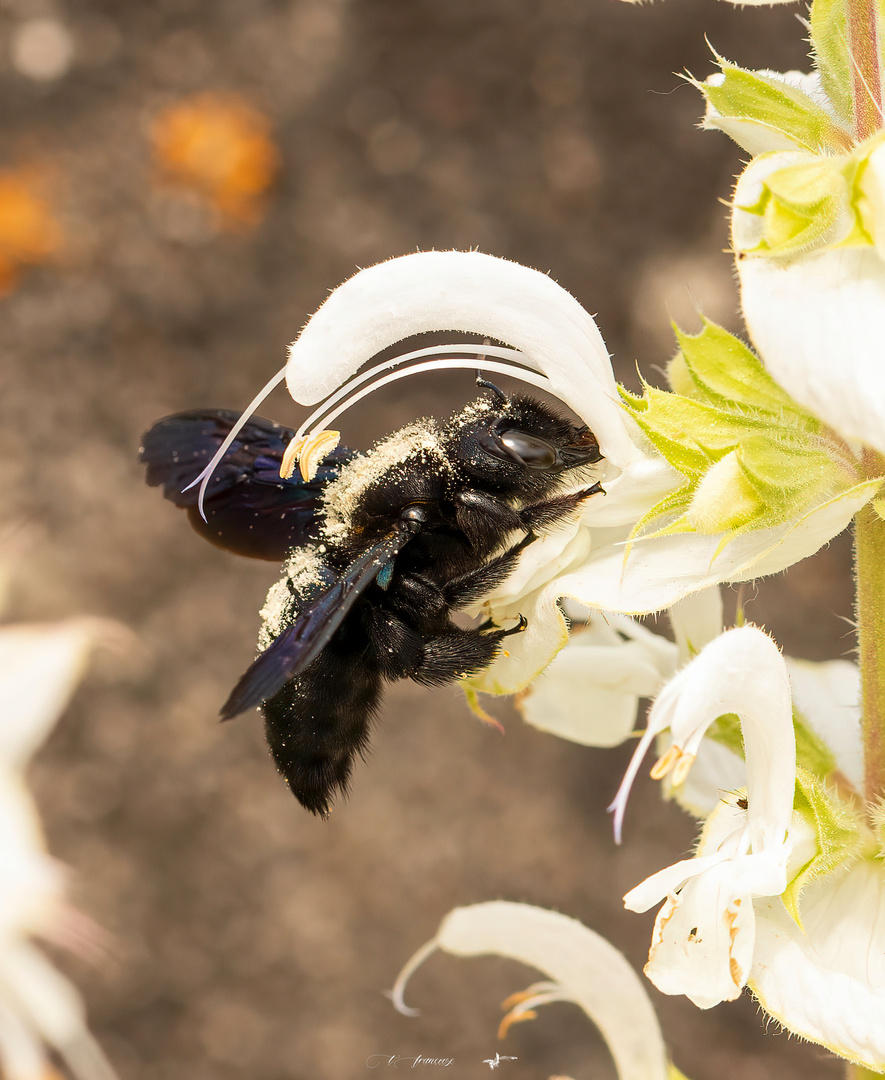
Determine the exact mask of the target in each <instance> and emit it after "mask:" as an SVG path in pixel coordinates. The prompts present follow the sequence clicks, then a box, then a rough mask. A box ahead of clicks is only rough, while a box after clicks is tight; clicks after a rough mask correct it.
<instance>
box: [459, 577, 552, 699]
mask: <svg viewBox="0 0 885 1080" xmlns="http://www.w3.org/2000/svg"><path fill="white" fill-rule="evenodd" d="M545 595H546V590H539V591H537V592H534V593H530V594H529V595H528V596H524V597H522V598H521V599H519V600H518V601H517V602H516V603H514V604H510V605H503V606H499V605H498V604H495V607H494V619H495V622H496V623H497V624H498V625H499V626H507V625H508V624H509V623H510V622H511V621H512V620H513V621H515V620H516V619H518V617H519V616H520V615H523V616H524V617H525V618H526V620H527V622H528V625H527V627H526V629H525V630H524V631H523V632H522V633H521V634H514V635H513V637H510V638H506V639H505V640H504V644H503V647H502V649H501V652H500V653H499V654H498V657H497V659H496V660H495V661H494V663H493V664H491V665H490V666H489V667H487V668H485V669H484V670H483V671H481V672H480V673H479V674H478V675H475V676H473V677H472V678H470V679H468V680H467V682H468V684H469V685H470V686H471V687H473V689H475V690H478V691H479V692H480V693H483V694H515V693H518V692H519V691H520V690H523V689H525V687H526V686H528V685H529V683H531V682H532V681H533V680H534V679H536V678H537V677H538V676H539V675H540V674H541V672H542V671H543V670H544V669H545V668H546V667H547V665H548V664H549V663H550V661H551V660H552V659H553V657H554V656H556V654H557V653H558V652H559V650H560V649H561V648H563V646H565V645H566V644H567V642H568V621H567V620H566V618H565V616H564V615H563V614H562V611H561V610H560V608H559V606H558V605H557V604H550V603H548V602H547V601H546V599H545Z"/></svg>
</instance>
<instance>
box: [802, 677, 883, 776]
mask: <svg viewBox="0 0 885 1080" xmlns="http://www.w3.org/2000/svg"><path fill="white" fill-rule="evenodd" d="M787 668H788V670H789V673H790V684H791V685H792V688H793V702H794V704H795V705H796V708H797V709H798V710H799V712H800V713H802V716H803V717H804V718H805V720H807V721H808V723H809V725H810V727H811V728H812V730H813V731H814V732H815V733H816V734H817V735H819V736H820V737H821V739H823V741H824V742H825V743H826V744H827V746H828V747H829V749H830V750H831V751H832V752H833V754H834V756H835V758H836V765H837V766H838V768H839V771H840V772H841V773H842V775H843V776H844V777H845V778H846V779H847V780H848V781H849V782H850V783H851V784H852V785H853V786H854V788H855V790H856V791H858V792H861V791H863V782H864V771H863V744H862V741H861V730H860V672H859V671H858V669H857V665H856V664H853V663H852V662H851V661H850V660H827V661H825V662H824V663H813V662H812V661H810V660H794V659H792V658H790V657H787Z"/></svg>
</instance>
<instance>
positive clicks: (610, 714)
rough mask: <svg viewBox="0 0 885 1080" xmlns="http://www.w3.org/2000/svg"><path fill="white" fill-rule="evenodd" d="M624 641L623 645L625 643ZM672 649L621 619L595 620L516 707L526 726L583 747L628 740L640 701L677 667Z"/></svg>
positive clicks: (571, 638)
mask: <svg viewBox="0 0 885 1080" xmlns="http://www.w3.org/2000/svg"><path fill="white" fill-rule="evenodd" d="M625 637H626V640H625ZM676 654H677V649H676V646H675V645H674V644H673V643H672V642H670V641H667V640H666V639H665V638H663V637H660V636H659V635H657V634H652V633H650V632H649V631H647V630H645V628H644V627H642V626H640V625H639V624H637V623H634V622H633V621H632V620H630V619H625V618H624V617H623V616H620V617H619V616H615V615H612V616H609V617H605V616H595V617H594V618H593V620H592V622H591V623H590V625H589V626H588V627H587V628H586V629H583V630H579V631H577V632H573V633H572V635H571V637H570V639H569V643H568V645H567V646H566V647H565V648H564V649H562V651H561V652H560V653H559V654H558V655H557V656H556V657H555V659H554V660H553V662H552V663H551V664H550V666H549V667H548V668H547V670H546V671H545V672H544V674H543V675H541V677H540V678H539V679H537V680H536V681H535V682H534V683H533V684H532V685H531V687H530V688H529V689H528V690H527V692H526V694H525V696H524V697H523V699H522V700H521V701H520V703H519V708H520V711H521V712H522V715H523V717H524V719H525V720H526V722H527V723H529V724H531V725H532V727H536V728H538V729H539V730H541V731H547V732H550V733H551V734H553V735H558V736H559V737H560V738H562V739H569V740H571V741H572V742H576V743H580V744H581V745H583V746H617V745H618V744H619V743H622V742H623V741H624V739H626V738H627V737H628V735H629V734H630V732H631V731H632V730H633V724H634V722H635V720H636V710H637V707H638V705H639V700H640V698H643V697H652V696H654V694H656V693H657V691H658V690H659V689H660V687H661V686H662V685H663V683H664V681H665V680H666V679H667V678H668V677H669V675H671V674H672V672H673V671H674V670H675V666H676Z"/></svg>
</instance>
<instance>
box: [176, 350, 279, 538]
mask: <svg viewBox="0 0 885 1080" xmlns="http://www.w3.org/2000/svg"><path fill="white" fill-rule="evenodd" d="M285 377H286V369H285V368H280V370H279V371H278V372H277V373H276V375H274V377H273V378H272V379H271V380H270V381H269V382H267V383H265V384H264V386H263V387H262V388H261V389H260V390H259V391H258V393H257V394H256V395H255V397H254V398H252V400H251V401H250V402H249V404H248V405H247V406H246V409H245V411H244V413H243V415H242V416H241V417H240V419H239V420H237V422H236V423H235V424H234V426H233V427H232V428H231V429H230V433H229V434H228V436H227V438H226V439H225V440H224V442H223V443H222V444H221V446H219V447H218V449H217V450H216V451H215V454H214V455H213V457H212V460H211V461H210V462H209V464H208V465H207V466H206V468H205V469H203V471H202V472H201V473H200V474H199V476H196V477H194V479H193V480H191V482H190V483H189V484H188V485H187V487H186V488H183V489H182V490H183V491H190V489H191V488H192V487H196V485H197V484H199V485H200V494H199V497H198V499H197V506H198V507H199V508H200V517H201V518H202V519H203V521H205V520H206V513H205V511H204V510H203V500H204V498H205V496H206V488H207V487H208V486H209V481H210V480H211V479H212V473H214V472H215V467H216V466H217V465H218V462H219V461H221V459H222V458H223V457H224V455H225V454H226V453H227V451H228V449H229V447H230V445H231V443H232V442H233V441H234V439H235V438H236V437H237V435H239V434H240V432H241V431H242V429H243V428H244V427H245V426H246V424H247V423H248V422H249V418H250V417H251V415H252V413H254V412H255V410H256V409H257V408H258V406H259V405H260V404H261V403H262V401H264V399H265V398H266V397H269V396H270V394H271V392H272V391H273V390H275V389H276V388H277V387H278V386H279V385H280V383H281V382H282V381H283V379H285Z"/></svg>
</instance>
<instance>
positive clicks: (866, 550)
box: [854, 451, 885, 802]
mask: <svg viewBox="0 0 885 1080" xmlns="http://www.w3.org/2000/svg"><path fill="white" fill-rule="evenodd" d="M864 466H865V471H866V473H867V475H868V476H869V477H870V478H872V477H875V476H882V475H883V473H885V460H883V458H882V456H881V455H879V454H877V453H874V452H872V451H866V452H865V455H864ZM854 565H855V574H856V579H857V607H856V615H857V637H858V659H859V661H860V671H861V707H862V716H863V719H862V731H863V746H864V788H865V793H866V798H867V801H868V802H872V801H873V800H875V799H877V798H879V797H880V796H881V795H883V794H885V521H883V520H882V519H881V518H880V517H879V515H878V514H877V513H876V511H875V510H874V509H873V508H872V506H870V505H867V506H865V507H864V508H863V509H862V510H861V511H860V513H859V514H858V515H857V518H856V520H855V532H854Z"/></svg>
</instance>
